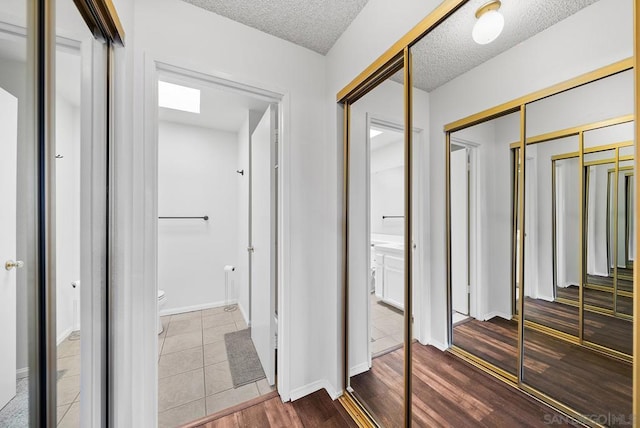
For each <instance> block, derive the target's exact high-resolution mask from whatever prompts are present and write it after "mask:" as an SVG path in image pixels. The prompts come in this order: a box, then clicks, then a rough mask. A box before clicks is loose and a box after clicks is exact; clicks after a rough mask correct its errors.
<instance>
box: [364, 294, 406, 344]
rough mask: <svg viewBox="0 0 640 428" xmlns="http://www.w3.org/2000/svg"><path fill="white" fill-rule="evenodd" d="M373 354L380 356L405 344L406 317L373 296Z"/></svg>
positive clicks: (371, 299)
mask: <svg viewBox="0 0 640 428" xmlns="http://www.w3.org/2000/svg"><path fill="white" fill-rule="evenodd" d="M370 304H371V324H372V326H371V353H372V354H373V356H376V355H378V354H379V353H381V352H384V351H386V350H388V349H391V348H395V347H397V346H398V345H401V344H402V343H403V342H404V325H403V320H404V315H403V313H402V312H401V311H400V310H398V309H396V308H393V307H391V306H389V305H387V304H385V303H382V302H381V301H380V299H379V298H378V297H376V295H375V294H371V298H370Z"/></svg>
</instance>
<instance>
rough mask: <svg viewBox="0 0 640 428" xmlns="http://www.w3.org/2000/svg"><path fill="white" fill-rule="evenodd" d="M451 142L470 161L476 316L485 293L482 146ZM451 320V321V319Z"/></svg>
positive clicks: (472, 297)
mask: <svg viewBox="0 0 640 428" xmlns="http://www.w3.org/2000/svg"><path fill="white" fill-rule="evenodd" d="M451 143H452V144H456V145H458V146H461V147H464V148H465V149H466V150H467V155H468V157H469V158H468V163H469V181H470V183H469V188H468V192H469V207H468V209H469V213H468V215H469V225H470V228H469V229H470V230H469V236H468V240H469V243H468V245H469V250H470V253H471V254H470V255H469V266H468V267H467V268H468V269H469V279H470V281H469V282H470V283H469V316H471V317H473V318H475V317H476V315H477V314H478V313H480V303H479V300H480V299H479V296H482V295H484V294H485V285H486V284H484V283H483V282H482V281H481V280H480V278H481V275H480V268H481V266H480V264H479V263H478V259H479V254H480V251H481V248H482V244H483V241H482V235H481V234H480V231H481V230H482V227H481V224H480V221H481V220H480V216H479V213H480V209H479V208H478V204H479V203H480V201H481V200H482V197H483V193H482V188H481V186H480V179H479V167H478V162H479V161H478V148H479V147H480V146H481V145H480V144H478V143H476V142H474V141H471V140H465V139H463V138H458V137H451ZM450 322H451V321H450Z"/></svg>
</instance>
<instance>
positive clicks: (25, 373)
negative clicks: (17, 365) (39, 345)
mask: <svg viewBox="0 0 640 428" xmlns="http://www.w3.org/2000/svg"><path fill="white" fill-rule="evenodd" d="M25 377H29V367H25V368H23V369H18V370H16V380H18V379H24V378H25Z"/></svg>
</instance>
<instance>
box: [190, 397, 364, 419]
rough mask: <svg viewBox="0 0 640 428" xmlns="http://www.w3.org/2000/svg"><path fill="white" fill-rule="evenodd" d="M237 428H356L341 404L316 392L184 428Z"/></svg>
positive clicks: (274, 400)
mask: <svg viewBox="0 0 640 428" xmlns="http://www.w3.org/2000/svg"><path fill="white" fill-rule="evenodd" d="M187 427H188V428H236V427H252V428H262V427H265V428H266V427H278V428H282V427H295V428H299V427H322V428H343V427H354V428H355V427H357V425H356V423H355V422H354V421H353V419H351V417H350V416H349V414H348V413H347V412H346V410H344V408H343V407H342V405H341V404H340V403H339V402H338V401H332V400H331V398H330V397H329V395H328V394H327V393H326V391H324V390H322V391H317V392H314V393H313V394H310V395H307V396H306V397H304V398H301V399H299V400H296V401H293V402H289V403H283V402H282V400H281V399H280V397H279V396H278V395H277V394H274V396H272V397H271V398H268V399H267V400H260V399H256V400H252V402H248V403H245V404H243V405H240V406H237V407H236V408H232V409H230V410H227V411H224V412H221V413H219V414H216V415H213V416H210V417H208V418H205V419H204V420H201V421H197V422H195V423H190V424H187V425H185V426H184V428H187Z"/></svg>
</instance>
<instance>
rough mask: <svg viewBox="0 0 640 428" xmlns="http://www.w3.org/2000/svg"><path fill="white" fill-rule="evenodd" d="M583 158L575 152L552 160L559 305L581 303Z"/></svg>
mask: <svg viewBox="0 0 640 428" xmlns="http://www.w3.org/2000/svg"><path fill="white" fill-rule="evenodd" d="M579 178H580V159H579V157H578V156H577V155H576V154H574V153H569V154H559V155H557V156H555V157H552V159H551V181H552V192H553V196H552V198H553V200H552V204H553V225H552V229H553V278H554V285H555V295H554V300H555V301H556V302H560V303H565V304H569V305H572V306H576V307H577V306H578V302H579V300H580V296H579V291H578V289H579V287H580V240H579V236H580V200H579V197H580V183H579Z"/></svg>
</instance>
